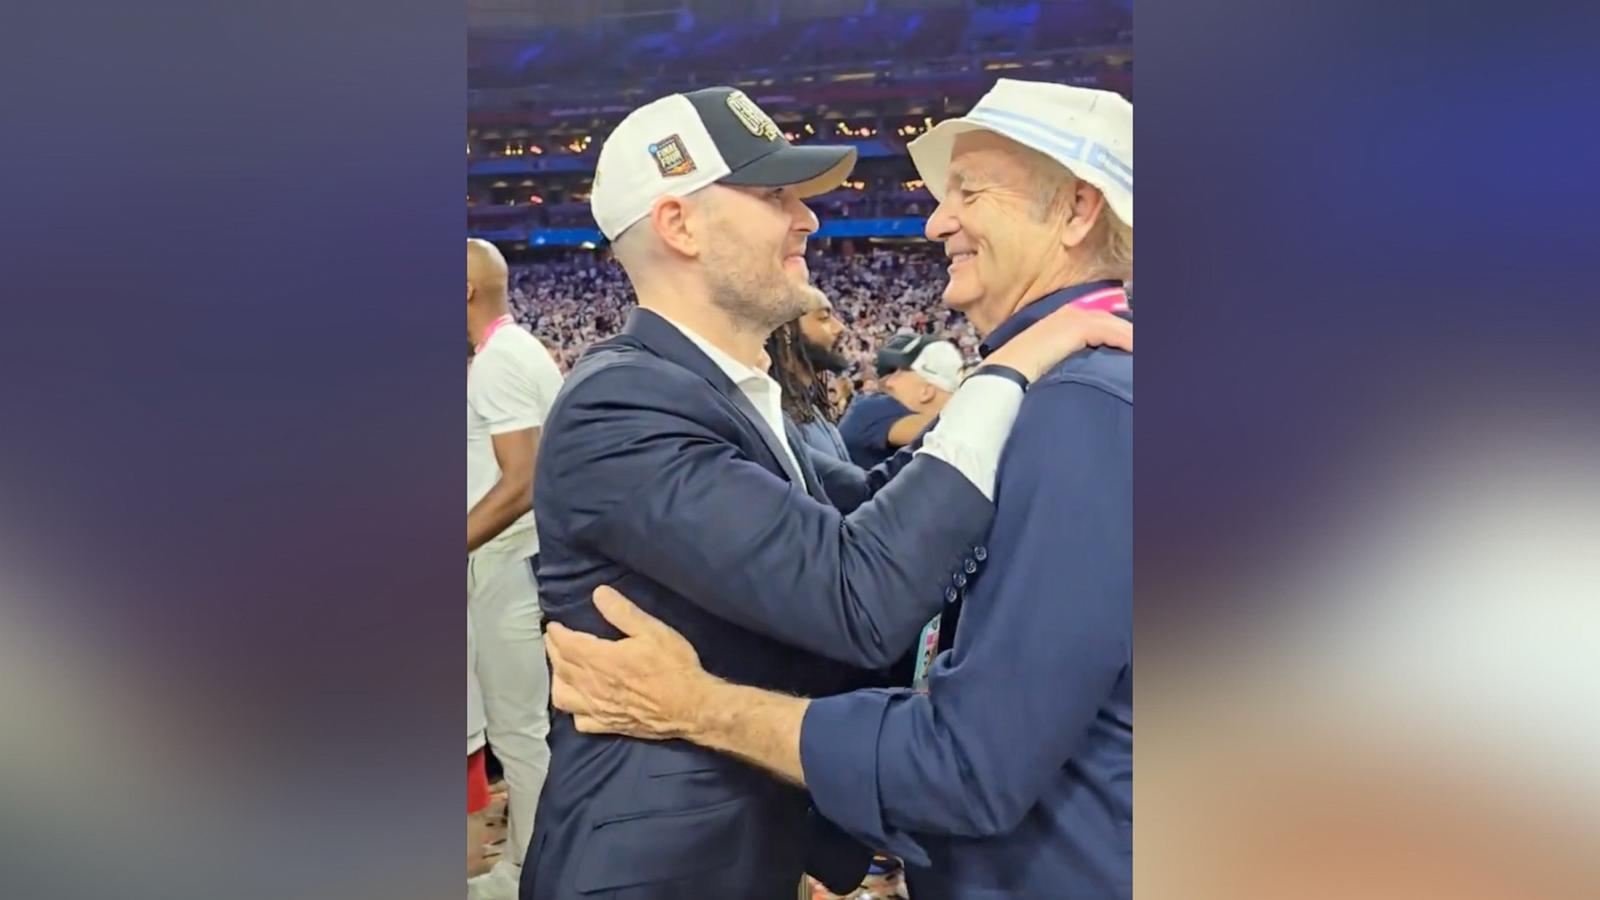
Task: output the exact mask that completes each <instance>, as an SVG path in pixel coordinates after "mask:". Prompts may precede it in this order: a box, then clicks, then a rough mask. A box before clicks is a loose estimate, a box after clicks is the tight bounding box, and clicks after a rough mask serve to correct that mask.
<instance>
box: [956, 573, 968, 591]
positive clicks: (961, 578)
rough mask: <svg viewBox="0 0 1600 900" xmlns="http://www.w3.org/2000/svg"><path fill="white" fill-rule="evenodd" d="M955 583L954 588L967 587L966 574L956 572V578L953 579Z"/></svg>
mask: <svg viewBox="0 0 1600 900" xmlns="http://www.w3.org/2000/svg"><path fill="white" fill-rule="evenodd" d="M955 583H956V587H958V588H964V587H966V586H967V573H965V572H957V573H956V577H955Z"/></svg>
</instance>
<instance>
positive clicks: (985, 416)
mask: <svg viewBox="0 0 1600 900" xmlns="http://www.w3.org/2000/svg"><path fill="white" fill-rule="evenodd" d="M1021 409H1022V388H1021V387H1019V386H1017V384H1016V382H1013V381H1010V380H1008V379H1005V378H1000V377H997V376H994V375H983V374H982V373H979V374H977V375H974V376H972V377H971V378H968V379H967V380H966V382H965V383H963V384H962V385H961V388H960V389H959V390H957V391H956V392H955V394H953V395H951V397H950V401H949V402H948V403H946V404H945V405H944V410H943V411H941V412H940V413H939V424H937V425H935V426H933V430H932V431H929V432H928V433H927V434H926V435H923V438H922V447H921V448H919V449H918V450H917V452H918V453H926V454H928V455H929V456H932V457H935V458H937V459H942V460H944V461H945V462H947V463H949V464H950V465H952V466H954V467H955V469H956V471H957V472H960V473H961V474H962V475H964V476H965V477H966V479H967V480H968V481H970V482H972V485H973V486H974V487H976V488H977V489H978V490H980V491H982V492H983V496H985V497H987V498H989V499H990V500H993V499H994V483H995V479H996V478H997V477H998V476H999V472H1000V451H1002V450H1004V449H1005V446H1006V438H1008V437H1010V436H1011V425H1012V423H1014V422H1016V421H1017V412H1018V411H1019V410H1021Z"/></svg>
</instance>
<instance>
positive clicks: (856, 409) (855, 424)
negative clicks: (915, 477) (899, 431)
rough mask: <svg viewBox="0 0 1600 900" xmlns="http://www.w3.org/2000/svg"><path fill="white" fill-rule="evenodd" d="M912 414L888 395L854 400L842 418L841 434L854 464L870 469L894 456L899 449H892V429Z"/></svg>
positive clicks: (862, 396) (864, 395)
mask: <svg viewBox="0 0 1600 900" xmlns="http://www.w3.org/2000/svg"><path fill="white" fill-rule="evenodd" d="M911 414H912V413H911V410H909V409H907V408H906V407H905V405H904V404H902V403H901V402H900V401H899V400H896V399H894V398H893V397H891V396H889V395H888V394H862V395H861V396H859V397H857V398H856V399H854V400H852V401H850V406H849V408H848V409H846V410H845V411H844V416H843V417H842V418H840V419H839V435H840V437H843V438H844V445H845V447H846V448H848V449H849V451H850V461H851V462H853V463H855V464H856V465H858V466H860V467H861V468H863V469H870V468H872V467H873V466H875V465H877V464H878V463H881V462H883V461H884V460H886V459H888V458H889V457H891V456H893V455H894V451H895V450H896V448H894V447H891V446H889V429H890V428H893V427H894V423H896V422H898V421H900V420H901V419H904V418H905V417H906V416H909V415H911Z"/></svg>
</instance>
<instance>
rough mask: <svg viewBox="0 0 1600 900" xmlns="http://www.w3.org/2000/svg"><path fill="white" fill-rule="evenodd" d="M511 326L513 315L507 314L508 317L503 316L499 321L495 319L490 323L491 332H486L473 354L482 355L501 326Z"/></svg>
mask: <svg viewBox="0 0 1600 900" xmlns="http://www.w3.org/2000/svg"><path fill="white" fill-rule="evenodd" d="M510 324H511V315H510V314H509V313H508V314H506V315H503V316H501V317H500V318H498V319H495V320H494V321H493V322H490V323H489V330H487V331H485V332H484V333H483V340H482V341H481V342H480V343H478V344H477V345H476V346H474V347H473V348H472V352H473V353H482V352H483V348H484V347H487V346H489V339H490V338H492V337H494V333H495V332H496V331H499V330H500V326H502V325H510Z"/></svg>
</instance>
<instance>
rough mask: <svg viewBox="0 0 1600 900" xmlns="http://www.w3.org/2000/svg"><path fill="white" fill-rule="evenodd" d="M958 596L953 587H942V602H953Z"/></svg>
mask: <svg viewBox="0 0 1600 900" xmlns="http://www.w3.org/2000/svg"><path fill="white" fill-rule="evenodd" d="M958 596H960V594H958V593H957V592H956V589H955V588H954V587H947V588H945V589H944V602H946V603H954V602H956V597H958Z"/></svg>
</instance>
